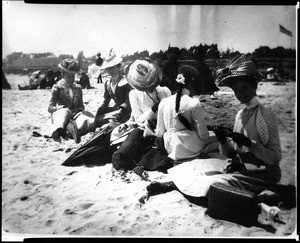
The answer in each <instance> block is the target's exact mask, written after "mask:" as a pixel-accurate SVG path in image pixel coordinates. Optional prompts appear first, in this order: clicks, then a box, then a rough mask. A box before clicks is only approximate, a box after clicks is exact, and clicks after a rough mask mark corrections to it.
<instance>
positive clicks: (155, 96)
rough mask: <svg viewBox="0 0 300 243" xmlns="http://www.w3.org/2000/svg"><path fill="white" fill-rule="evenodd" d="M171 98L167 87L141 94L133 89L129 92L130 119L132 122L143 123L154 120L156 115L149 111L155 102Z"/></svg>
mask: <svg viewBox="0 0 300 243" xmlns="http://www.w3.org/2000/svg"><path fill="white" fill-rule="evenodd" d="M169 96H171V91H170V90H169V89H168V88H167V87H161V86H158V87H156V88H155V89H154V90H153V91H152V92H145V91H144V92H143V91H139V90H136V89H133V90H131V91H130V92H129V102H130V106H131V110H132V111H131V118H130V120H131V121H133V122H139V123H144V122H145V121H146V120H148V119H153V118H156V113H154V112H153V111H152V109H151V107H152V106H153V105H155V103H156V102H160V101H161V100H162V99H164V98H167V97H169Z"/></svg>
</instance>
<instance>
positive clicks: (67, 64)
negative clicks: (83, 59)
mask: <svg viewBox="0 0 300 243" xmlns="http://www.w3.org/2000/svg"><path fill="white" fill-rule="evenodd" d="M58 67H59V68H60V69H61V70H63V71H64V72H66V73H70V74H76V73H79V72H80V67H79V64H78V62H77V61H76V60H74V59H70V58H66V59H64V60H63V61H62V62H61V63H59V64H58Z"/></svg>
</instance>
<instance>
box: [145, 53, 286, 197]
mask: <svg viewBox="0 0 300 243" xmlns="http://www.w3.org/2000/svg"><path fill="white" fill-rule="evenodd" d="M259 78H260V75H259V72H258V70H257V68H256V67H255V65H254V63H253V62H252V61H251V60H250V59H249V58H247V56H246V55H245V54H242V55H240V56H237V57H236V58H235V59H234V60H232V61H231V62H230V64H229V65H228V66H227V67H226V68H224V69H221V70H218V72H217V81H218V85H219V86H220V85H226V86H229V87H230V88H232V90H233V91H234V94H235V97H236V98H237V99H238V100H239V101H240V102H241V103H242V104H245V108H243V109H242V110H241V111H239V112H238V114H237V115H236V119H235V124H234V130H233V133H231V134H226V133H224V132H223V131H222V130H221V129H218V128H217V129H216V130H214V132H215V134H216V136H217V138H218V140H219V142H220V144H219V149H220V152H221V153H222V154H224V155H225V156H227V157H228V158H230V159H232V162H231V163H229V164H228V165H227V166H226V167H225V172H226V173H227V174H218V175H214V177H210V178H212V179H211V180H210V183H211V184H212V183H214V182H216V180H218V179H220V178H222V179H224V181H230V180H235V181H238V183H234V185H236V186H238V187H241V188H243V189H246V190H250V191H253V192H255V193H257V195H258V198H259V200H260V201H261V202H262V201H265V200H270V199H271V200H273V199H274V198H277V196H278V195H276V193H275V192H273V191H272V190H273V189H274V188H276V187H275V183H277V182H279V180H280V178H281V171H280V167H279V162H280V160H281V157H282V153H281V146H280V139H279V134H278V124H277V119H276V116H275V115H274V113H273V112H272V111H270V110H269V109H267V108H266V107H264V106H263V105H262V104H260V103H259V101H258V99H257V95H256V89H257V83H258V81H259ZM228 137H229V138H230V139H228ZM181 169H183V170H184V168H183V167H182V168H181ZM220 172H221V171H220ZM191 173H196V172H195V171H194V172H191ZM182 176H183V175H182ZM194 178H197V179H194V180H195V181H194V182H191V183H190V185H191V184H194V185H195V188H196V189H197V186H196V185H197V183H198V188H200V187H201V186H200V185H201V182H203V181H204V179H207V178H204V177H203V176H199V177H194ZM178 188H180V189H179V190H180V191H188V190H185V188H184V186H183V187H182V186H181V185H180V182H179V183H176V182H175V183H174V180H173V181H171V182H167V183H159V182H154V183H152V184H150V185H149V186H148V187H147V190H148V192H150V193H153V192H154V191H161V192H166V191H170V190H174V189H178ZM208 188H209V185H207V186H206V187H205V188H204V187H203V188H201V190H200V192H198V196H206V195H207V192H208ZM197 190H198V189H197ZM191 194H193V193H192V192H191ZM193 196H195V194H194V195H193Z"/></svg>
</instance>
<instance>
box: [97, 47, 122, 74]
mask: <svg viewBox="0 0 300 243" xmlns="http://www.w3.org/2000/svg"><path fill="white" fill-rule="evenodd" d="M122 61H123V59H122V58H121V57H118V56H117V55H116V53H115V52H114V50H113V48H111V49H110V51H109V54H108V56H107V57H106V58H105V60H104V61H103V64H102V66H101V67H100V69H102V70H103V69H106V68H110V67H113V66H116V65H118V64H119V63H121V62H122Z"/></svg>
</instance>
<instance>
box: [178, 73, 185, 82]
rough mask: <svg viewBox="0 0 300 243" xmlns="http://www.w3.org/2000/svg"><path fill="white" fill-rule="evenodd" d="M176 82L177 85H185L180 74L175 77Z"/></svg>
mask: <svg viewBox="0 0 300 243" xmlns="http://www.w3.org/2000/svg"><path fill="white" fill-rule="evenodd" d="M176 82H177V83H179V84H185V77H184V76H183V74H182V73H180V74H178V75H177V78H176Z"/></svg>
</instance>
